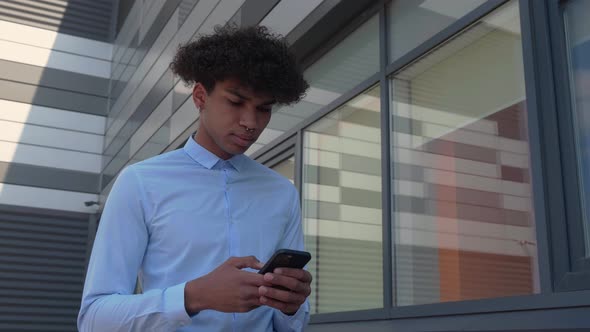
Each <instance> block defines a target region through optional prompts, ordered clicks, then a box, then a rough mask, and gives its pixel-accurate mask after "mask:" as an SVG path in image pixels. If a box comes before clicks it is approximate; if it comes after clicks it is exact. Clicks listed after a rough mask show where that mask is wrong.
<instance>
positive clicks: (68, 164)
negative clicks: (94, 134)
mask: <svg viewBox="0 0 590 332" xmlns="http://www.w3.org/2000/svg"><path fill="white" fill-rule="evenodd" d="M0 161H3V162H7V163H13V162H14V163H22V164H28V165H37V166H46V167H55V168H63V169H69V170H74V171H83V172H91V173H100V166H101V155H100V154H91V153H84V152H76V151H68V150H61V149H55V148H47V147H42V146H35V145H28V144H18V143H11V142H3V141H0Z"/></svg>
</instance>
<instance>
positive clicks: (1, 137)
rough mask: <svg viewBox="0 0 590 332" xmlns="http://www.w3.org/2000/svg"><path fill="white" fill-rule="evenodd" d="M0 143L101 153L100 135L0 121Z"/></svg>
mask: <svg viewBox="0 0 590 332" xmlns="http://www.w3.org/2000/svg"><path fill="white" fill-rule="evenodd" d="M0 141H6V142H13V143H25V144H34V145H41V146H47V147H53V148H63V149H70V150H76V151H82V152H91V153H101V152H102V135H96V134H88V133H81V132H77V131H70V130H63V129H55V128H47V127H43V126H38V125H31V124H23V123H18V122H11V121H4V120H0Z"/></svg>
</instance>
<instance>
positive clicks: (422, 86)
mask: <svg viewBox="0 0 590 332" xmlns="http://www.w3.org/2000/svg"><path fill="white" fill-rule="evenodd" d="M392 84H393V91H392V92H393V98H392V99H393V100H392V112H393V113H394V117H393V120H392V130H393V133H392V152H393V155H392V161H393V164H392V175H393V186H392V188H393V194H394V210H395V211H394V214H393V216H394V232H395V233H394V234H395V237H394V243H395V250H394V253H395V255H394V256H395V262H394V265H395V270H394V271H395V275H394V288H395V294H396V303H397V304H398V305H414V304H422V303H435V302H445V301H460V300H471V299H481V298H491V297H501V296H511V295H521V294H531V293H536V292H538V291H539V289H538V287H539V286H538V279H539V278H538V271H537V269H538V267H537V248H536V238H535V225H534V217H533V202H532V197H531V195H532V192H531V178H530V168H529V144H528V131H527V121H526V119H527V116H526V114H527V109H526V100H525V86H524V74H523V60H522V46H521V32H520V21H519V11H518V3H517V2H516V1H512V2H509V3H508V4H506V5H504V6H503V7H501V8H500V9H498V10H497V11H496V12H494V13H492V14H491V15H489V16H487V17H486V18H484V19H483V20H482V21H480V22H478V23H476V24H475V25H473V26H471V27H470V28H468V29H467V30H465V31H463V32H462V33H461V34H460V35H458V36H456V37H455V38H453V39H452V40H451V41H449V42H448V43H447V44H445V45H443V46H442V47H440V48H438V49H437V50H436V51H434V52H433V53H430V54H429V55H427V56H426V57H424V58H422V59H420V60H418V61H417V62H415V63H414V64H412V65H411V66H409V67H408V68H406V69H404V70H403V71H402V72H400V73H398V74H396V76H395V77H394V80H393V82H392Z"/></svg>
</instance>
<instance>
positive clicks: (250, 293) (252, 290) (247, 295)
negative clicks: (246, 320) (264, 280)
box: [239, 286, 260, 305]
mask: <svg viewBox="0 0 590 332" xmlns="http://www.w3.org/2000/svg"><path fill="white" fill-rule="evenodd" d="M258 288H259V287H256V286H250V287H240V288H239V297H240V300H242V301H245V302H248V303H250V304H251V305H260V302H259V300H260V290H259V289H258Z"/></svg>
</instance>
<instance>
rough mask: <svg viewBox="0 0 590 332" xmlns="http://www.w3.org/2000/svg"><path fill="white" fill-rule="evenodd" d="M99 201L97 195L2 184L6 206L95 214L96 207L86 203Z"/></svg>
mask: <svg viewBox="0 0 590 332" xmlns="http://www.w3.org/2000/svg"><path fill="white" fill-rule="evenodd" d="M97 199H98V195H95V194H87V193H78V192H70V191H63V190H55V189H45V188H35V187H26V186H17V185H11V184H5V183H0V204H6V205H17V206H26V207H35V208H42V209H53V210H62V211H74V212H85V213H95V212H96V211H97V208H96V206H93V207H86V206H85V205H84V202H86V201H96V200H97Z"/></svg>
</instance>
